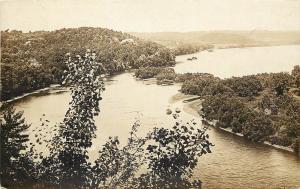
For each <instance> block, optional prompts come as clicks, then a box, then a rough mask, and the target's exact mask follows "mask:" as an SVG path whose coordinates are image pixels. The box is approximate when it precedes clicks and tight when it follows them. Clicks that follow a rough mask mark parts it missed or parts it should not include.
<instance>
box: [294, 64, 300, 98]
mask: <svg viewBox="0 0 300 189" xmlns="http://www.w3.org/2000/svg"><path fill="white" fill-rule="evenodd" d="M292 76H293V77H294V78H293V80H294V83H295V85H296V87H297V88H300V66H299V65H296V66H294V69H293V70H292ZM299 96H300V95H299Z"/></svg>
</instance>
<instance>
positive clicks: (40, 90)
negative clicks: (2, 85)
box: [1, 84, 64, 105]
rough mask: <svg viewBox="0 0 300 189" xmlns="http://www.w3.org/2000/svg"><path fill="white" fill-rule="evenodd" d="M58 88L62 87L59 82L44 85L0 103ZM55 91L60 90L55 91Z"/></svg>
mask: <svg viewBox="0 0 300 189" xmlns="http://www.w3.org/2000/svg"><path fill="white" fill-rule="evenodd" d="M58 89H62V90H64V89H63V88H62V86H61V85H59V84H53V85H50V86H49V87H45V88H43V89H38V90H35V91H32V92H29V93H25V94H23V95H20V96H16V97H14V98H12V99H9V100H6V101H3V102H1V105H2V104H3V103H12V102H15V101H18V100H21V99H23V98H25V97H28V96H31V95H35V94H40V93H43V92H47V91H51V90H58ZM57 92H61V90H59V91H57Z"/></svg>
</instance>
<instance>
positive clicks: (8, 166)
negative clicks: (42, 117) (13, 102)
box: [0, 105, 32, 186]
mask: <svg viewBox="0 0 300 189" xmlns="http://www.w3.org/2000/svg"><path fill="white" fill-rule="evenodd" d="M0 115H1V119H0V133H1V156H0V157H1V159H0V162H1V185H2V186H11V185H20V184H24V182H27V181H29V177H30V176H29V175H28V174H27V170H28V169H27V168H28V167H27V166H30V164H31V163H32V162H31V161H30V159H29V158H28V157H27V155H26V153H22V151H24V150H25V149H26V147H27V145H26V142H27V141H28V140H29V139H28V135H27V134H26V131H27V129H28V128H29V126H30V125H29V124H27V123H26V122H25V119H24V118H23V112H16V111H15V109H14V108H13V107H11V106H7V105H3V106H2V107H1V114H0Z"/></svg>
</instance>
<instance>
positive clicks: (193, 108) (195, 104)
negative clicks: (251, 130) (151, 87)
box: [174, 93, 296, 155]
mask: <svg viewBox="0 0 300 189" xmlns="http://www.w3.org/2000/svg"><path fill="white" fill-rule="evenodd" d="M174 96H180V99H178V100H180V101H181V102H182V103H183V104H185V105H186V106H187V108H183V111H184V112H186V113H188V114H191V115H193V116H195V115H196V114H197V115H198V116H201V115H200V112H199V108H200V106H201V102H202V99H199V98H198V99H196V98H195V96H196V95H193V97H191V95H185V94H183V93H178V94H176V95H174ZM192 99H195V100H192ZM203 122H204V123H203ZM216 122H217V120H214V121H207V120H205V119H203V120H202V124H207V125H208V126H210V127H213V128H214V129H219V130H222V131H224V132H227V133H231V134H233V135H235V136H239V137H244V136H243V134H241V133H234V132H232V130H231V129H230V128H221V127H216V126H215V124H216ZM259 144H264V145H266V146H270V147H272V148H275V149H277V150H282V151H285V152H289V153H293V154H295V155H296V153H295V152H294V151H293V149H292V148H290V147H286V146H280V145H276V144H271V143H270V142H268V141H264V142H262V143H259Z"/></svg>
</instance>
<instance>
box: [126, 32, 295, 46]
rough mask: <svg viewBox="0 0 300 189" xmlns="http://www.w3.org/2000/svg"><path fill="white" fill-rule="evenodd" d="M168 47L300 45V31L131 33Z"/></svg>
mask: <svg viewBox="0 0 300 189" xmlns="http://www.w3.org/2000/svg"><path fill="white" fill-rule="evenodd" d="M131 34H132V35H134V36H136V37H140V38H143V39H146V40H151V41H154V42H157V43H160V44H163V45H166V46H168V47H173V48H175V47H178V46H179V45H182V44H188V45H214V46H215V47H217V48H227V47H242V46H270V45H291V44H300V31H196V32H157V33H131Z"/></svg>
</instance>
